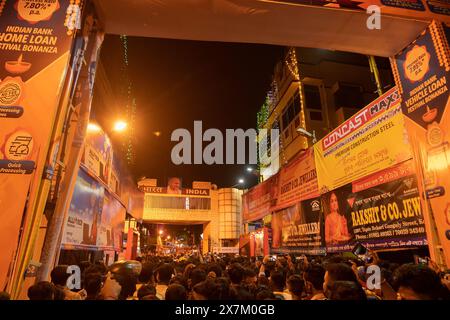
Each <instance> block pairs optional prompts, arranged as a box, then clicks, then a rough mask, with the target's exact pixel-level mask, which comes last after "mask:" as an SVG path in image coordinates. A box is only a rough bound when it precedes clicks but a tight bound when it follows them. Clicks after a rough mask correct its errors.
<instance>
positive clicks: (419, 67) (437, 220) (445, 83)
mask: <svg viewBox="0 0 450 320" xmlns="http://www.w3.org/2000/svg"><path fill="white" fill-rule="evenodd" d="M449 39H450V29H449V28H448V27H445V26H444V25H442V24H440V23H438V22H436V21H433V23H431V25H430V26H429V28H428V29H427V30H426V31H425V32H424V33H423V34H422V35H421V36H420V37H419V38H418V39H416V40H415V41H414V42H413V43H412V44H411V45H409V46H408V47H406V48H405V49H404V50H403V51H402V52H400V53H399V54H398V55H396V56H395V57H394V58H393V59H392V60H391V64H392V69H393V71H394V76H395V78H396V82H397V85H398V87H399V88H400V89H401V94H402V98H403V99H402V109H403V113H404V114H405V116H406V117H405V122H406V126H407V129H408V133H409V135H410V139H411V141H412V142H413V150H414V156H415V159H416V162H417V167H418V168H420V171H421V172H420V175H419V178H420V179H421V180H422V183H420V184H419V187H420V189H421V194H425V195H426V198H423V199H422V200H423V203H424V206H426V208H429V216H430V219H426V221H425V222H426V223H428V228H434V226H433V224H435V225H436V228H437V234H438V238H439V242H440V246H441V247H442V249H440V248H436V247H434V245H436V244H435V243H433V244H432V245H433V246H430V253H431V255H432V258H433V255H434V254H435V253H436V252H438V251H439V250H443V252H444V256H445V259H446V265H447V267H448V266H450V200H449V192H450V130H449V128H450V107H449V105H450V101H449V80H450V53H449V52H450V46H449V42H448V41H449ZM422 186H424V188H422ZM431 217H432V219H431ZM430 242H431V241H430ZM430 244H431V243H430ZM435 260H436V261H438V260H440V259H437V257H435Z"/></svg>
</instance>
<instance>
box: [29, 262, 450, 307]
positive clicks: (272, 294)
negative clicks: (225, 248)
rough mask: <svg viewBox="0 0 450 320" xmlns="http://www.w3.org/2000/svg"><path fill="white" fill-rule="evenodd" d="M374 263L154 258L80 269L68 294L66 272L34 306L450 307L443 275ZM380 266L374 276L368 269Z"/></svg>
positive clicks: (40, 290) (41, 290)
mask: <svg viewBox="0 0 450 320" xmlns="http://www.w3.org/2000/svg"><path fill="white" fill-rule="evenodd" d="M374 256H375V259H373V261H372V262H370V263H364V262H363V261H361V260H359V259H348V258H344V257H343V256H339V255H337V256H330V257H310V258H309V259H308V258H307V257H306V256H301V257H293V256H290V255H283V256H277V257H276V258H275V257H270V256H266V257H264V258H263V259H255V258H248V257H243V256H217V255H207V256H205V257H203V256H198V255H197V256H193V255H192V256H186V255H184V256H156V255H148V256H145V257H142V258H141V257H139V258H138V259H137V260H136V261H122V262H118V263H115V264H113V265H112V266H110V267H109V268H107V267H106V266H105V265H104V264H103V263H102V262H97V263H93V264H92V263H89V262H83V263H81V265H80V269H81V272H82V279H81V287H82V288H81V290H80V288H79V289H78V290H69V288H68V287H67V279H68V277H69V276H70V275H69V274H68V273H67V266H64V265H60V266H57V267H56V268H54V270H53V271H52V272H51V282H50V281H49V282H46V281H44V282H38V283H36V284H34V285H33V286H31V287H30V288H29V289H28V297H29V299H30V300H372V299H373V300H398V299H402V300H449V299H450V291H449V288H450V285H449V281H448V279H447V278H446V276H447V275H446V274H445V273H442V272H439V271H438V270H437V269H436V268H433V265H431V266H430V265H423V264H412V263H411V264H403V265H398V264H396V263H390V262H387V261H382V260H379V259H378V258H377V256H376V255H374ZM375 265H376V266H378V270H380V276H379V282H378V283H377V282H376V280H377V278H376V277H375V278H373V279H374V281H372V280H373V279H370V277H371V275H373V274H374V275H376V272H375V273H373V272H369V271H370V270H368V268H369V269H370V266H375Z"/></svg>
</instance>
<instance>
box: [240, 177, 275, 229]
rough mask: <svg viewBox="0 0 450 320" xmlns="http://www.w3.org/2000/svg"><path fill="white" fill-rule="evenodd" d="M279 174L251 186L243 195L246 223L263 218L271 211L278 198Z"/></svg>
mask: <svg viewBox="0 0 450 320" xmlns="http://www.w3.org/2000/svg"><path fill="white" fill-rule="evenodd" d="M278 192H279V190H278V174H276V175H274V176H272V177H270V178H269V179H268V180H266V181H264V182H262V183H260V184H258V185H256V186H255V187H253V188H251V189H250V190H249V191H248V192H246V193H244V194H243V195H242V205H243V209H242V218H243V221H244V223H246V222H251V221H255V220H258V219H262V218H263V217H264V216H266V215H268V214H270V213H271V208H272V207H273V206H275V205H276V203H277V198H278Z"/></svg>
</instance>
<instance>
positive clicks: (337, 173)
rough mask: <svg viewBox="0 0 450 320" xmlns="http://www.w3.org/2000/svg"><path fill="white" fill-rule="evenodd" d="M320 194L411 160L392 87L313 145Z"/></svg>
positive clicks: (397, 102) (402, 122)
mask: <svg viewBox="0 0 450 320" xmlns="http://www.w3.org/2000/svg"><path fill="white" fill-rule="evenodd" d="M314 157H315V164H316V170H317V179H318V184H319V190H320V192H321V193H324V192H327V191H330V190H333V189H336V188H338V187H340V186H342V185H345V184H347V183H350V182H352V181H354V180H357V179H359V178H362V177H364V176H367V175H369V174H372V173H374V172H377V171H380V170H383V169H385V168H388V167H390V166H393V165H395V164H398V163H401V162H403V161H405V160H408V159H410V158H411V157H412V155H411V150H410V143H409V141H408V135H407V133H406V130H405V127H404V116H403V114H402V110H401V106H400V95H399V93H398V91H397V89H396V88H392V89H391V90H389V91H388V92H386V93H385V94H384V95H382V96H381V97H379V98H378V99H376V100H375V101H373V102H372V103H371V104H369V105H367V106H366V107H364V108H363V109H362V110H360V111H359V112H358V113H356V114H355V115H354V116H352V117H351V118H350V119H348V120H347V121H346V122H344V123H343V124H341V125H340V126H338V127H337V128H336V129H335V130H333V131H332V132H331V133H329V134H328V135H326V136H325V137H324V138H323V139H322V140H320V141H319V142H318V143H316V144H315V145H314Z"/></svg>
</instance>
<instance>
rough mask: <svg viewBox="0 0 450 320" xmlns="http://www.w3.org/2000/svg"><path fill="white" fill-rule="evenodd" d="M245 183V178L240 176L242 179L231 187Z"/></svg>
mask: <svg viewBox="0 0 450 320" xmlns="http://www.w3.org/2000/svg"><path fill="white" fill-rule="evenodd" d="M244 183H245V180H244V179H242V178H240V179H239V180H238V183H236V184H235V185H233V186H231V187H232V188H234V187H237V186H239V185H243V184H244Z"/></svg>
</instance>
